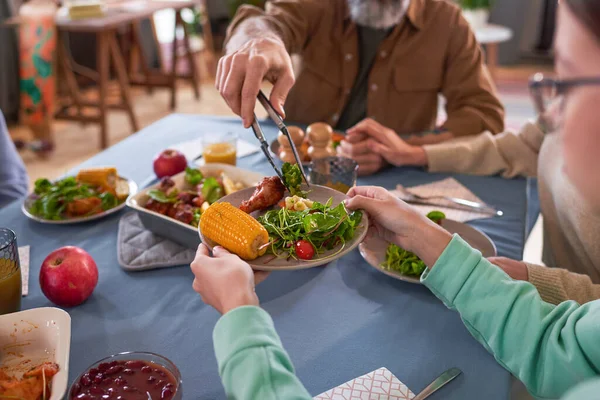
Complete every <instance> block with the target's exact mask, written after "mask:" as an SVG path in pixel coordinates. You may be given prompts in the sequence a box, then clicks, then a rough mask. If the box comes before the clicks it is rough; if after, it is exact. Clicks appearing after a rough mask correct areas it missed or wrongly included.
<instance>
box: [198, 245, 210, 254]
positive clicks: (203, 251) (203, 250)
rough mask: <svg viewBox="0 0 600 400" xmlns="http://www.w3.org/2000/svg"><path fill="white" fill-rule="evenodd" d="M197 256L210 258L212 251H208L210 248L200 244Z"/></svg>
mask: <svg viewBox="0 0 600 400" xmlns="http://www.w3.org/2000/svg"><path fill="white" fill-rule="evenodd" d="M196 256H206V257H210V250H208V247H206V245H205V244H204V243H200V245H199V246H198V250H196Z"/></svg>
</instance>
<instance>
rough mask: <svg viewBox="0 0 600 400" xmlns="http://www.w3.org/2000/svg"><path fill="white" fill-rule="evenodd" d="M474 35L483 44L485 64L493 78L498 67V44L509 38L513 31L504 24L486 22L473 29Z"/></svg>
mask: <svg viewBox="0 0 600 400" xmlns="http://www.w3.org/2000/svg"><path fill="white" fill-rule="evenodd" d="M475 37H476V38H477V41H478V42H479V43H481V44H483V45H485V53H486V62H487V66H488V69H489V71H490V73H491V74H492V78H495V75H496V68H497V67H498V44H499V43H503V42H508V41H509V40H511V39H512V37H513V32H512V30H511V29H510V28H507V27H505V26H501V25H495V24H487V25H484V26H482V27H481V28H477V29H475Z"/></svg>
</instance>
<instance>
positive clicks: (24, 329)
mask: <svg viewBox="0 0 600 400" xmlns="http://www.w3.org/2000/svg"><path fill="white" fill-rule="evenodd" d="M70 349H71V317H70V316H69V314H67V313H66V312H65V311H63V310H61V309H58V308H53V307H44V308H33V309H31V310H26V311H21V312H16V313H12V314H6V315H0V360H2V367H3V368H4V371H5V372H7V373H8V374H9V375H14V376H16V377H17V378H21V375H23V373H25V372H27V371H28V370H29V369H31V368H33V367H35V366H37V365H39V364H41V363H43V362H55V363H56V364H58V367H59V371H58V374H56V375H55V376H54V377H53V378H52V395H51V396H50V400H60V399H62V398H63V396H65V394H66V392H67V384H68V378H69V352H70Z"/></svg>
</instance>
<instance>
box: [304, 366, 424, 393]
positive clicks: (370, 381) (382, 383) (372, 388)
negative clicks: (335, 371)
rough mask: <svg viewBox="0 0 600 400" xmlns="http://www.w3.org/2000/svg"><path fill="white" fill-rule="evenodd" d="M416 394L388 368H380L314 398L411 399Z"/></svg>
mask: <svg viewBox="0 0 600 400" xmlns="http://www.w3.org/2000/svg"><path fill="white" fill-rule="evenodd" d="M413 397H415V395H414V394H413V392H411V391H410V389H409V388H408V387H406V385H405V384H404V383H402V382H400V380H399V379H398V378H396V377H395V376H394V374H392V373H391V372H390V371H389V370H388V369H387V368H379V369H377V370H375V371H373V372H369V373H368V374H366V375H363V376H359V377H358V378H356V379H352V380H351V381H348V382H346V383H344V384H343V385H340V386H338V387H335V388H333V389H330V390H328V391H326V392H325V393H321V394H320V395H318V396H316V397H315V398H314V399H313V400H362V399H364V400H371V399H377V400H410V399H412V398H413Z"/></svg>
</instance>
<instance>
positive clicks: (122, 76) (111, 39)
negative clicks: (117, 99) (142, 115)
mask: <svg viewBox="0 0 600 400" xmlns="http://www.w3.org/2000/svg"><path fill="white" fill-rule="evenodd" d="M108 47H109V50H110V53H111V60H112V64H113V67H114V68H115V73H116V75H117V80H118V81H119V86H120V89H121V98H122V101H123V106H124V108H125V111H126V112H127V115H128V117H129V122H130V124H131V128H132V129H133V132H137V131H138V130H139V128H138V123H137V119H136V117H135V113H134V112H133V107H132V105H131V104H132V103H131V92H130V91H129V79H128V78H127V67H126V66H125V60H124V59H123V54H122V53H121V50H120V49H119V43H118V42H117V36H116V32H115V31H112V32H110V34H109V35H108Z"/></svg>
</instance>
